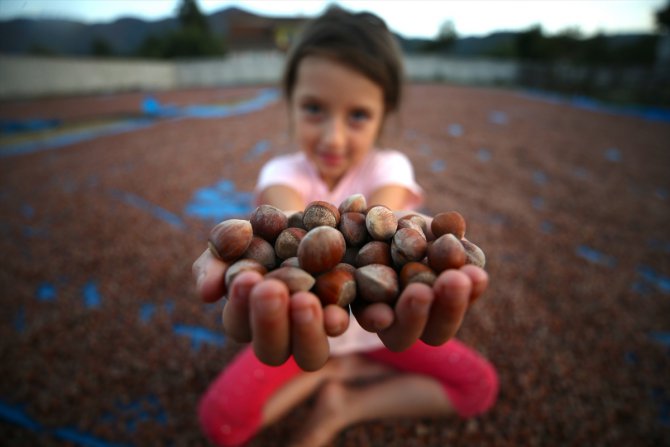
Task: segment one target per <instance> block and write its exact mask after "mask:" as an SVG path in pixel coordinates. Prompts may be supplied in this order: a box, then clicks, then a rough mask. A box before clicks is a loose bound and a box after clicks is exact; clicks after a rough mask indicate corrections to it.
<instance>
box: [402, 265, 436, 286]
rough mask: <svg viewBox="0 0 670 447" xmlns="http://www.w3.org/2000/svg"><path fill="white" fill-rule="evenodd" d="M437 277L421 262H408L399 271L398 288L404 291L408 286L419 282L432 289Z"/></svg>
mask: <svg viewBox="0 0 670 447" xmlns="http://www.w3.org/2000/svg"><path fill="white" fill-rule="evenodd" d="M436 277H437V275H435V272H434V271H433V270H432V269H431V268H430V267H428V266H427V265H425V264H423V263H421V262H408V263H407V264H405V265H404V266H403V268H402V270H400V286H401V287H402V288H403V289H404V288H405V287H407V285H408V284H411V283H413V282H420V283H423V284H426V285H428V286H430V287H433V283H434V282H435V279H436Z"/></svg>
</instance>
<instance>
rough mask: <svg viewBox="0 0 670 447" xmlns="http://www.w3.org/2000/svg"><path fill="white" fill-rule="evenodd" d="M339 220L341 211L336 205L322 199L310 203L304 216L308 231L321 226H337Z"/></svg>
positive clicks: (304, 223) (303, 220) (303, 221)
mask: <svg viewBox="0 0 670 447" xmlns="http://www.w3.org/2000/svg"><path fill="white" fill-rule="evenodd" d="M339 222H340V212H339V211H338V210H337V208H335V205H333V204H332V203H328V202H325V201H322V200H317V201H314V202H311V203H309V204H308V205H307V207H306V208H305V211H304V212H303V216H302V223H303V225H304V227H305V229H307V231H309V230H311V229H313V228H316V227H320V226H327V227H333V228H337V224H338V223H339Z"/></svg>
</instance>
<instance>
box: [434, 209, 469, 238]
mask: <svg viewBox="0 0 670 447" xmlns="http://www.w3.org/2000/svg"><path fill="white" fill-rule="evenodd" d="M430 229H431V231H432V232H433V234H434V235H435V237H436V238H439V237H440V236H442V235H444V234H453V235H454V236H456V239H463V237H464V236H465V219H464V218H463V216H461V214H460V213H459V212H457V211H447V212H444V213H439V214H437V215H435V217H433V221H432V222H431V224H430Z"/></svg>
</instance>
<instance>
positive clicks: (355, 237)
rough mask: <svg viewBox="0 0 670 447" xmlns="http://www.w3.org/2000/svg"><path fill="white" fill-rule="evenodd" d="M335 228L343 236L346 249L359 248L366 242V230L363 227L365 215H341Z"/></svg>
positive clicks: (350, 213) (352, 213)
mask: <svg viewBox="0 0 670 447" xmlns="http://www.w3.org/2000/svg"><path fill="white" fill-rule="evenodd" d="M337 228H338V229H339V230H340V233H342V236H344V240H345V241H346V242H347V247H360V246H361V245H363V244H365V242H367V240H368V229H367V228H366V226H365V214H363V213H355V212H349V213H344V214H342V216H341V218H340V223H339V224H338V226H337Z"/></svg>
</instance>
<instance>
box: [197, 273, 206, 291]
mask: <svg viewBox="0 0 670 447" xmlns="http://www.w3.org/2000/svg"><path fill="white" fill-rule="evenodd" d="M206 277H207V271H205V270H201V271H200V272H199V273H198V279H196V286H197V287H198V289H199V288H200V286H202V283H203V281H205V278H206Z"/></svg>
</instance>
